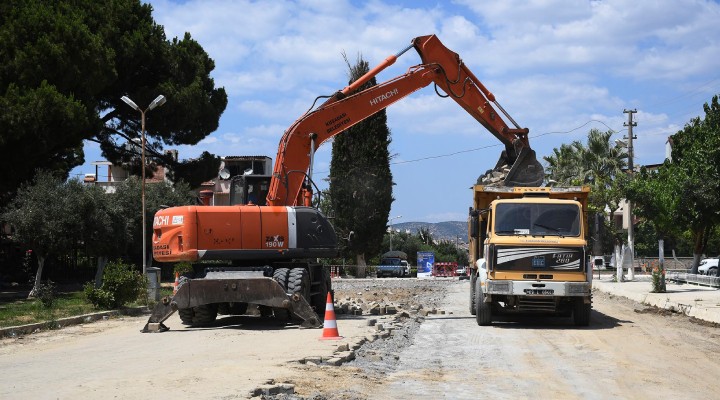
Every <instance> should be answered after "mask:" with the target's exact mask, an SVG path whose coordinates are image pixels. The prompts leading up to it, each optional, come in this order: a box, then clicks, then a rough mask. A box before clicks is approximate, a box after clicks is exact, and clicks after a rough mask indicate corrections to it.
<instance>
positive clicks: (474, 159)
mask: <svg viewBox="0 0 720 400" xmlns="http://www.w3.org/2000/svg"><path fill="white" fill-rule="evenodd" d="M150 3H151V4H152V6H153V8H154V12H153V17H154V18H155V20H156V21H157V22H158V23H159V24H161V25H163V26H164V27H165V32H166V34H167V37H168V38H169V39H171V38H173V37H176V36H177V37H182V35H183V34H184V32H186V31H187V32H190V33H191V34H192V36H193V38H194V39H195V40H197V41H198V42H199V43H200V44H201V45H202V46H203V48H204V49H205V50H206V51H207V52H208V54H209V55H210V57H211V58H213V59H214V60H215V63H216V69H215V71H214V73H213V74H212V76H213V77H214V79H215V83H216V85H217V86H223V87H225V89H226V90H227V93H228V106H227V109H226V110H225V113H224V114H223V116H222V118H221V120H220V126H219V128H218V130H217V131H216V132H214V133H213V134H212V135H210V136H208V137H207V138H206V139H205V140H203V141H201V142H200V143H198V144H197V145H195V146H180V147H177V149H178V150H179V152H180V158H192V157H196V156H198V155H199V154H200V153H202V152H203V151H205V150H207V151H209V152H211V153H214V154H217V155H221V156H231V155H267V156H270V157H273V158H274V157H275V155H276V153H277V146H278V142H279V140H280V137H281V136H282V133H283V131H284V130H285V129H286V128H287V127H289V126H290V124H292V123H293V122H294V121H295V120H296V119H297V118H298V117H299V116H300V115H302V114H303V113H304V112H305V111H306V110H307V109H308V108H309V107H310V105H311V104H312V101H313V99H315V97H317V96H318V95H329V94H332V93H333V92H334V91H336V90H338V89H342V88H343V87H344V86H345V85H346V83H347V81H348V71H347V66H346V65H345V61H344V60H343V57H342V53H343V52H344V53H346V54H347V55H348V56H349V58H350V60H351V61H354V60H355V56H356V55H357V54H359V53H361V54H362V56H363V57H364V58H365V59H366V60H368V61H369V62H370V64H371V66H373V65H375V64H378V63H380V62H381V61H382V60H384V59H385V58H386V57H387V56H389V55H391V54H395V53H397V52H398V51H400V50H402V49H403V48H405V47H406V46H407V45H408V44H409V43H410V40H411V39H412V38H414V37H416V36H422V35H428V34H436V35H438V37H439V38H440V40H441V41H442V42H443V43H444V44H445V45H446V46H447V47H448V48H450V49H452V50H453V51H455V52H457V53H458V54H460V56H461V57H462V59H463V61H464V62H465V64H466V65H467V66H468V67H469V68H470V69H471V70H472V71H473V72H474V74H475V75H476V76H477V77H478V78H479V79H480V80H481V81H482V83H483V84H484V85H485V86H486V87H487V88H488V89H489V90H490V91H491V92H493V93H494V94H495V96H496V98H497V100H498V102H499V103H500V104H501V105H502V106H503V107H504V108H505V109H506V110H507V111H508V112H509V113H510V115H511V116H512V117H513V118H514V119H515V120H516V121H517V122H518V124H520V125H521V126H522V127H527V128H529V129H530V144H531V146H532V148H533V149H535V151H536V152H537V154H538V158H540V159H542V157H543V156H548V155H550V154H551V153H552V150H553V149H554V148H558V147H560V145H562V144H563V143H570V142H572V141H574V140H581V141H583V142H584V141H585V139H586V138H587V133H588V131H589V130H590V129H591V128H597V129H600V130H603V131H605V130H608V129H612V130H614V131H616V132H618V133H617V134H616V135H615V136H614V137H613V138H618V139H622V138H623V136H625V135H626V134H627V130H626V128H625V127H624V126H623V123H624V122H627V114H623V110H624V109H637V111H638V112H637V114H635V115H634V119H635V121H636V122H637V127H635V128H634V133H635V135H636V136H637V139H636V140H635V141H634V144H635V163H636V164H654V163H660V162H662V161H663V159H664V157H665V142H666V140H667V137H668V136H669V135H671V134H673V133H675V132H677V131H678V130H680V129H682V127H683V126H684V125H685V124H686V123H687V122H688V121H690V119H691V118H693V117H696V116H703V115H704V114H703V111H702V105H703V103H706V102H709V101H710V100H711V98H712V96H713V95H716V94H719V93H720V24H718V21H720V5H719V4H718V3H717V2H714V1H702V0H676V1H672V2H670V1H660V2H658V1H645V0H640V1H634V2H628V1H622V0H609V1H578V0H530V1H519V0H518V1H515V0H510V1H508V0H504V1H471V0H456V1H417V0H414V1H391V0H383V1H380V0H375V1H342V0H307V1H281V0H278V1H231V0H223V1H215V0H213V1H207V0H189V1H170V0H152V1H150ZM419 63H420V58H419V56H418V55H417V53H416V52H415V51H414V50H411V51H409V52H407V53H405V55H403V56H402V57H401V58H400V59H399V60H398V62H397V63H396V64H395V65H393V66H392V67H390V68H388V69H387V70H385V71H383V72H382V73H381V74H380V75H379V76H378V82H383V81H386V80H389V79H391V78H393V77H395V76H398V75H401V74H403V73H404V72H405V71H406V70H407V68H408V67H410V66H412V65H415V64H419ZM387 113H388V124H389V127H390V129H391V132H392V143H391V147H390V153H391V154H392V155H393V159H392V165H391V169H392V173H393V180H394V182H395V183H396V185H395V186H394V189H393V195H394V197H395V202H394V203H393V207H392V212H391V216H402V218H399V219H396V220H394V221H393V222H394V223H400V222H413V221H415V222H441V221H450V220H465V219H466V217H467V210H468V207H469V205H470V200H471V191H470V190H469V188H470V186H471V185H472V184H474V182H475V180H476V179H477V177H478V176H479V175H480V174H482V173H483V172H485V171H486V170H487V169H489V168H492V167H493V166H494V165H495V162H496V161H497V158H498V156H499V153H500V151H501V150H502V147H501V146H500V145H499V142H498V141H497V140H496V139H495V138H494V137H493V136H492V135H491V134H490V133H489V132H487V131H486V130H485V129H484V128H482V126H480V125H479V124H478V123H477V122H476V121H475V120H474V119H472V118H471V117H470V116H469V115H467V114H466V113H465V112H464V111H463V110H462V109H461V108H460V107H458V106H457V104H456V103H455V102H454V101H452V100H450V99H442V98H439V97H438V96H437V95H436V94H435V92H434V90H433V88H432V85H431V86H428V87H427V88H425V89H423V90H420V91H419V92H416V93H415V94H413V95H411V96H410V97H408V98H406V99H404V100H403V101H401V102H399V103H397V104H395V105H393V106H391V107H390V108H388V110H387ZM85 150H86V156H85V159H86V161H87V162H88V164H86V165H84V166H82V167H78V168H76V169H75V170H74V171H73V173H75V174H80V173H93V172H94V167H92V166H90V165H89V162H91V161H97V160H100V159H101V156H100V154H99V150H98V149H97V147H95V146H93V145H92V144H89V143H88V144H87V145H86V148H85ZM330 153H331V144H325V145H324V146H321V147H320V148H319V149H318V151H317V154H316V160H315V162H316V164H315V172H314V178H315V180H316V181H317V183H318V184H319V186H320V187H321V188H324V187H326V186H327V185H326V183H325V182H324V181H322V178H324V177H326V176H327V174H328V171H329V163H330ZM273 161H274V160H273Z"/></svg>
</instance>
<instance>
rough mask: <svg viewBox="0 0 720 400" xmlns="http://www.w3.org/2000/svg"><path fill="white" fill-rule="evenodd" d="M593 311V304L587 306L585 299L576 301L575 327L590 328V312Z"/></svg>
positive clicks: (574, 310)
mask: <svg viewBox="0 0 720 400" xmlns="http://www.w3.org/2000/svg"><path fill="white" fill-rule="evenodd" d="M591 310H592V304H585V301H584V299H582V298H580V299H576V300H575V304H574V305H573V322H575V326H588V325H590V311H591Z"/></svg>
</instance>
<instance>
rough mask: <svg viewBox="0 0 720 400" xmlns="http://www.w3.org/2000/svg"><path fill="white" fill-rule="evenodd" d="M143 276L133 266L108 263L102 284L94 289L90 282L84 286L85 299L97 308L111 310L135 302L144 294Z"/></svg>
mask: <svg viewBox="0 0 720 400" xmlns="http://www.w3.org/2000/svg"><path fill="white" fill-rule="evenodd" d="M146 287H147V282H146V279H145V277H144V276H142V274H141V273H140V272H138V271H134V270H133V265H131V264H124V263H122V262H121V261H116V262H110V263H108V265H106V266H105V270H104V272H103V283H102V286H101V287H100V288H99V289H95V288H94V286H93V283H92V282H88V283H87V284H86V285H85V288H84V292H85V297H86V298H87V299H88V301H89V302H90V303H92V304H93V305H94V306H95V307H97V308H104V309H113V308H119V307H122V306H124V305H125V304H127V303H130V302H133V301H135V300H137V299H138V298H139V297H140V295H143V294H145V293H146V292H145V290H146V289H145V288H146Z"/></svg>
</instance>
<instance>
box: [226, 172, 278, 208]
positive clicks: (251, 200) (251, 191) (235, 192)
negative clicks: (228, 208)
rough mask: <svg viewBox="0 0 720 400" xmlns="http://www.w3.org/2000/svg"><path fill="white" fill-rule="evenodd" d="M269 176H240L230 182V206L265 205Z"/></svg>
mask: <svg viewBox="0 0 720 400" xmlns="http://www.w3.org/2000/svg"><path fill="white" fill-rule="evenodd" d="M268 190H270V175H240V176H235V177H233V178H232V180H231V181H230V205H246V204H254V205H256V206H264V205H267V204H266V203H267V200H266V198H267V194H268Z"/></svg>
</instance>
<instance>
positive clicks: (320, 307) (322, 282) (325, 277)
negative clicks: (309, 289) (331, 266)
mask: <svg viewBox="0 0 720 400" xmlns="http://www.w3.org/2000/svg"><path fill="white" fill-rule="evenodd" d="M320 271H322V272H321V273H320V279H319V280H318V283H317V288H316V289H317V292H316V294H315V295H313V296H312V298H311V299H310V306H312V308H313V309H314V310H315V312H316V313H317V314H318V316H319V317H320V318H321V319H322V318H324V316H325V307H326V306H327V304H326V302H327V294H328V292H329V291H330V288H331V287H332V282H331V280H330V273H328V271H327V269H325V268H324V267H321V268H320ZM314 289H315V288H314Z"/></svg>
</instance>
